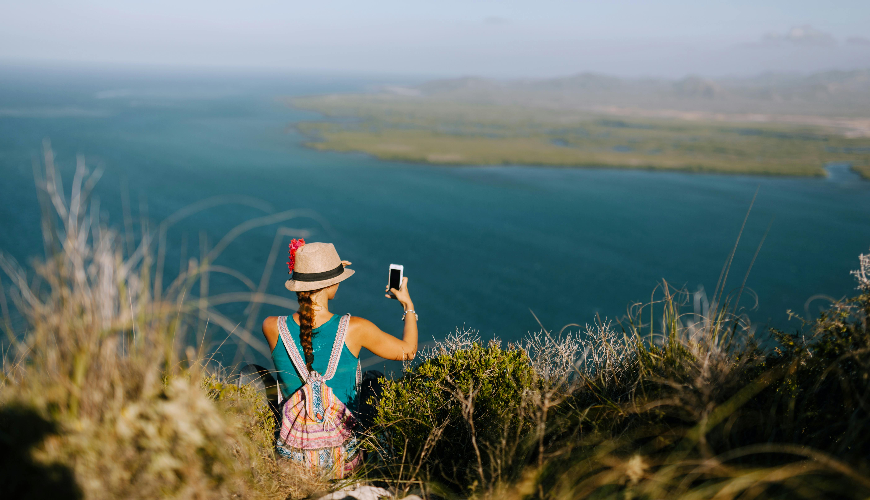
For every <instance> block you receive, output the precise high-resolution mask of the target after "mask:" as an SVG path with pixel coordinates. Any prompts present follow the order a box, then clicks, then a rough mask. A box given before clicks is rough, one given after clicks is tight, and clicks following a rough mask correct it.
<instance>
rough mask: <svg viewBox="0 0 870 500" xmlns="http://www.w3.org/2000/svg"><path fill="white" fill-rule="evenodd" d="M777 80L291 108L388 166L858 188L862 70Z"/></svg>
mask: <svg viewBox="0 0 870 500" xmlns="http://www.w3.org/2000/svg"><path fill="white" fill-rule="evenodd" d="M780 80H781V79H780ZM780 80H775V82H774V83H770V84H767V86H764V85H761V84H759V83H756V84H753V85H750V84H749V83H747V82H741V83H740V84H739V85H738V84H734V83H732V84H730V86H728V85H726V84H719V83H715V82H709V81H706V80H702V79H698V78H688V79H685V80H682V81H679V82H662V81H624V80H619V79H615V78H610V77H603V76H598V75H578V76H576V77H571V78H563V79H555V80H546V81H538V82H496V81H491V80H485V79H475V78H465V79H458V80H447V81H437V82H430V83H426V84H423V85H420V86H418V87H414V88H395V87H390V88H386V89H385V90H384V91H382V92H379V93H375V94H349V95H328V96H313V97H303V98H295V99H292V100H291V101H290V103H291V104H292V105H294V106H297V107H300V108H303V109H309V110H314V111H317V112H320V113H323V114H324V115H326V116H327V117H328V118H329V119H328V120H325V121H317V122H305V123H300V124H298V125H297V127H298V129H299V130H300V131H301V132H302V133H303V134H305V135H306V136H308V137H309V138H310V140H309V142H308V143H307V145H309V146H311V147H313V148H317V149H325V150H334V151H361V152H365V153H369V154H372V155H374V156H375V157H377V158H380V159H384V160H393V161H407V162H422V163H432V164H441V165H493V164H520V165H546V166H560V167H588V166H594V167H625V168H652V169H665V170H679V171H699V172H721V173H740V174H764V175H802V176H822V175H825V172H824V166H825V164H826V163H828V162H848V163H851V164H852V166H853V169H854V170H855V171H856V172H858V173H859V174H861V175H863V176H865V177H868V175H870V171H868V168H870V118H868V117H870V76H868V74H867V72H853V73H850V74H847V75H833V74H828V75H826V76H823V75H816V76H815V78H814V79H812V78H810V79H808V80H806V81H805V80H799V81H792V80H787V79H786V80H784V81H780ZM849 103H851V106H849V105H847V104H849ZM726 110H727V113H725V111H726ZM838 112H841V114H840V115H837V114H836V113H838ZM723 113H724V114H723ZM764 113H769V114H764ZM798 113H815V114H810V115H800V114H798ZM868 178H870V177H868Z"/></svg>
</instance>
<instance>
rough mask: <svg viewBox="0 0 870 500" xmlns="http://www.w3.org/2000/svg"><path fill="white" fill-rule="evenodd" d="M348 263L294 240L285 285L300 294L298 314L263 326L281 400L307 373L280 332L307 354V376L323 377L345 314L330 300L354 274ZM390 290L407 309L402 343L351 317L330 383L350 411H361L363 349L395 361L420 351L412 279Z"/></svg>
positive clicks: (325, 246)
mask: <svg viewBox="0 0 870 500" xmlns="http://www.w3.org/2000/svg"><path fill="white" fill-rule="evenodd" d="M348 265H350V262H347V261H342V260H341V259H340V258H339V257H338V253H337V252H336V251H335V247H334V246H333V245H332V243H309V244H305V242H304V241H303V240H293V242H292V243H291V244H290V262H288V266H289V267H290V272H291V273H292V275H291V278H290V279H289V280H287V282H286V283H285V286H286V287H287V289H288V290H290V291H292V292H296V298H297V300H298V302H299V310H298V312H296V313H294V314H293V315H292V316H287V317H286V320H285V321H281V319H282V318H284V317H278V316H270V317H268V318H266V320H265V321H264V322H263V335H264V336H265V337H266V340H267V341H268V342H269V348H270V349H271V351H272V361H273V362H274V363H275V369H276V370H277V372H278V381H279V382H280V387H281V392H282V395H283V399H286V398H288V397H289V396H290V395H291V394H293V393H294V392H296V391H297V390H298V389H299V388H300V387H302V386H303V385H304V381H303V376H304V375H307V374H300V373H299V372H298V370H297V369H296V368H295V367H294V365H293V362H292V361H291V359H290V355H289V354H288V352H287V349H286V347H285V345H284V343H283V342H279V340H280V332H281V330H282V329H284V328H285V327H286V330H285V336H287V335H286V334H287V333H289V337H290V338H291V339H292V341H293V343H294V345H295V346H296V349H298V350H299V351H300V352H302V353H304V362H305V365H306V368H307V370H308V371H309V372H310V371H312V370H313V371H316V372H318V373H320V374H325V373H326V372H327V366H328V364H329V361H330V353H331V351H332V350H333V343H334V341H335V339H336V334H338V332H339V326H340V324H341V316H339V315H337V314H333V313H332V312H330V310H329V300H330V299H333V298H335V294H336V292H337V291H338V284H339V283H340V282H341V281H344V280H345V279H347V278H349V277H351V276H352V275H353V271H352V270H351V269H346V268H345V266H348ZM387 291H388V292H389V293H388V294H387V295H386V296H387V297H389V298H395V299H397V300H398V301H399V303H400V304H401V305H402V308H403V309H404V311H405V313H404V314H403V316H402V319H403V321H404V332H403V335H402V339H401V340H399V339H397V338H396V337H394V336H392V335H390V334H388V333H384V332H383V331H381V329H380V328H378V327H377V326H375V324H374V323H372V322H371V321H368V320H366V319H363V318H360V317H357V316H351V317H350V320H349V321H348V323H347V328H346V336H345V337H344V346H343V348H341V350H340V353H341V354H340V356H339V358H338V365H337V368H336V370H335V375H334V377H333V378H332V379H330V380H329V381H328V382H327V384H328V385H329V387H330V388H331V389H332V390H333V392H334V394H335V395H336V396H337V397H338V398H339V399H340V400H341V401H342V402H343V403H344V404H345V405H346V406H347V407H348V408H350V409H351V410H352V411H358V408H359V406H360V403H361V402H360V401H359V397H358V384H357V382H358V377H359V375H358V374H357V371H358V363H359V361H358V360H359V353H360V350H361V349H362V348H363V347H365V348H366V349H368V350H369V351H371V352H372V353H374V354H375V355H377V356H380V357H382V358H385V359H391V360H410V359H414V355H415V354H416V353H417V313H416V312H414V303H413V302H411V296H410V295H409V294H408V278H404V279H402V284H401V288H399V289H395V288H392V289H388V290H387ZM279 321H281V323H279ZM300 347H301V349H299V348H300ZM291 349H292V348H291ZM362 403H365V401H363V402H362ZM357 417H359V415H357Z"/></svg>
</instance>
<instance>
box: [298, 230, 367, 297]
mask: <svg viewBox="0 0 870 500" xmlns="http://www.w3.org/2000/svg"><path fill="white" fill-rule="evenodd" d="M287 264H288V266H289V267H290V273H291V276H290V279H288V280H287V282H286V283H285V284H284V286H286V287H287V289H288V290H290V291H291V292H307V291H315V290H320V289H321V288H326V287H329V286H332V285H334V284H336V283H339V282H341V281H344V280H346V279H347V278H350V277H351V276H352V275H353V270H352V269H346V268H345V267H346V266H349V265H350V262H348V261H343V260H341V258H340V257H339V256H338V252H336V251H335V247H334V246H333V245H332V243H307V244H306V243H305V242H304V241H303V240H293V241H292V242H291V243H290V261H289V262H288V263H287Z"/></svg>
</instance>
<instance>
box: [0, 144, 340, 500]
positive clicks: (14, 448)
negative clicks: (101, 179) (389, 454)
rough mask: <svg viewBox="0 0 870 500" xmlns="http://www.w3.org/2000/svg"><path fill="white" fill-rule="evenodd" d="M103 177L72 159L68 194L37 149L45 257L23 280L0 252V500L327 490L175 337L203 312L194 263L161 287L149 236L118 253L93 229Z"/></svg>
mask: <svg viewBox="0 0 870 500" xmlns="http://www.w3.org/2000/svg"><path fill="white" fill-rule="evenodd" d="M98 176H99V175H98V174H90V173H89V172H88V171H87V169H86V167H85V165H84V162H83V160H80V161H79V165H78V168H77V170H76V174H75V178H74V180H73V184H72V189H71V191H70V193H69V194H67V193H64V192H63V191H62V189H61V187H60V180H59V175H58V174H57V172H56V171H55V168H54V160H53V156H52V153H51V150H50V149H49V148H48V147H46V152H45V178H44V179H43V178H38V179H37V184H38V185H37V187H38V189H39V191H38V192H39V194H40V201H41V204H42V209H43V236H44V242H45V246H46V255H47V257H46V258H45V259H44V260H42V261H39V260H36V261H34V264H33V270H32V271H30V270H27V269H24V268H22V267H21V266H19V265H18V263H17V262H15V261H14V260H13V259H12V258H10V257H9V256H7V255H6V254H3V253H0V271H2V273H3V274H4V276H3V277H4V281H3V282H2V284H3V285H5V284H6V283H9V282H11V286H10V287H9V288H8V290H9V294H8V297H9V298H11V300H12V303H13V305H14V308H9V307H8V303H7V293H6V290H7V288H6V287H5V286H0V306H2V312H3V325H2V326H3V329H4V330H5V333H6V334H7V344H6V350H5V352H4V356H3V359H2V361H3V367H2V372H0V451H2V455H3V459H2V465H3V467H2V468H3V471H2V474H0V481H2V482H0V490H2V491H4V492H16V493H20V494H21V495H20V496H22V497H32V498H33V497H36V498H39V497H44V496H48V495H49V494H50V495H51V496H58V497H71V498H75V497H85V498H149V499H150V498H158V497H166V498H225V497H244V498H264V497H268V498H274V497H281V498H285V497H288V496H290V497H304V496H307V495H308V494H310V493H312V492H316V491H322V490H325V489H328V487H327V486H326V485H325V483H324V482H323V481H321V480H320V479H319V478H317V477H312V476H311V475H310V474H308V475H306V474H305V473H302V472H300V471H298V470H295V469H294V468H293V467H292V466H290V465H288V464H283V463H281V462H280V461H278V460H277V459H276V458H275V457H274V456H273V453H272V439H273V437H272V432H273V426H274V423H273V422H274V421H273V419H272V418H271V415H270V410H269V407H268V406H267V404H266V402H265V400H263V399H261V397H260V395H259V394H257V393H256V392H255V391H253V390H252V389H251V388H249V387H242V388H239V387H237V386H236V385H235V384H233V383H232V380H231V379H230V378H229V377H227V376H226V373H225V372H226V371H225V370H224V369H222V368H221V367H219V366H216V365H215V364H214V363H213V362H212V361H211V359H210V358H209V357H207V356H205V354H204V353H202V352H197V350H196V349H194V347H193V346H188V345H185V343H184V342H183V341H182V340H181V339H182V332H183V331H184V328H185V327H186V326H187V324H188V322H189V321H190V320H191V318H190V317H189V316H190V315H189V314H188V312H189V311H190V310H191V306H194V307H195V308H199V309H200V310H202V307H203V304H202V302H203V301H202V300H201V299H199V298H195V299H192V300H191V299H189V300H185V299H184V297H185V296H186V293H187V290H188V288H189V287H190V285H192V283H193V282H194V281H195V280H196V278H197V276H198V274H199V273H201V272H202V271H201V270H200V269H199V267H198V266H196V265H195V264H194V265H192V266H191V267H192V270H191V271H190V273H189V274H186V275H183V276H180V277H179V279H177V280H176V281H175V283H173V284H171V285H170V286H169V287H167V288H166V289H164V288H163V287H162V286H161V285H160V284H159V279H158V280H155V279H154V278H155V275H156V276H160V275H159V273H155V272H154V269H153V262H154V259H153V256H152V253H151V245H152V242H153V241H154V239H153V238H152V237H151V235H150V234H149V233H148V232H147V231H146V230H145V228H144V227H143V234H142V236H141V238H140V242H139V246H138V247H136V248H132V249H129V250H128V251H127V252H125V245H124V243H125V241H124V240H125V238H122V237H121V236H120V235H119V234H117V233H116V232H115V231H113V230H112V229H110V228H108V227H107V226H106V225H105V224H104V223H103V222H102V221H101V220H100V215H99V214H100V211H99V206H98V204H97V203H96V202H95V201H94V202H93V203H91V202H90V200H89V198H88V193H89V190H90V189H91V188H92V187H93V185H94V183H95V182H96V179H97V177H98ZM158 260H159V259H158ZM203 269H207V267H206V266H204V267H203ZM7 279H8V280H9V281H6V280H7ZM10 309H11V310H10ZM212 313H213V312H211V313H210V314H209V317H210V318H220V315H218V314H216V313H214V314H212ZM13 326H17V328H13ZM203 334H204V332H203Z"/></svg>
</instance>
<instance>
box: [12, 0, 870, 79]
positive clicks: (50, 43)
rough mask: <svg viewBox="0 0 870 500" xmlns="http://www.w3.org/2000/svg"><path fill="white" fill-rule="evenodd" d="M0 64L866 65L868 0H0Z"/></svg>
mask: <svg viewBox="0 0 870 500" xmlns="http://www.w3.org/2000/svg"><path fill="white" fill-rule="evenodd" d="M0 62H12V63H49V64H50V63H56V62H61V63H73V64H75V63H88V64H92V63H97V64H106V65H149V66H171V67H184V68H188V67H189V68H199V67H203V68H212V67H218V68H226V69H240V70H250V69H266V70H289V71H299V70H303V71H325V72H340V73H365V74H378V73H380V74H402V75H422V76H427V75H431V76H461V75H481V76H491V77H503V78H542V77H550V76H559V75H568V74H574V73H579V72H587V71H588V72H598V73H607V74H613V75H618V76H629V77H645V76H652V77H682V76H685V75H688V74H698V75H704V76H711V77H716V76H746V75H752V74H758V73H762V72H767V71H773V72H799V73H810V72H815V71H823V70H831V69H840V70H849V69H858V68H868V67H870V0H824V1H807V0H728V1H705V0H658V1H654V0H646V1H643V0H608V1H601V0H598V1H580V0H575V1H564V0H533V1H524V2H519V1H489V0H430V1H426V2H424V1H419V0H401V1H396V0H383V1H370V0H369V1H367V0H318V1H315V2H312V1H308V2H295V1H291V0H246V1H234V2H230V1H225V0H210V1H203V0H186V1H184V0H151V1H149V2H142V1H127V0H78V1H57V0H27V1H20V0H0Z"/></svg>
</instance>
